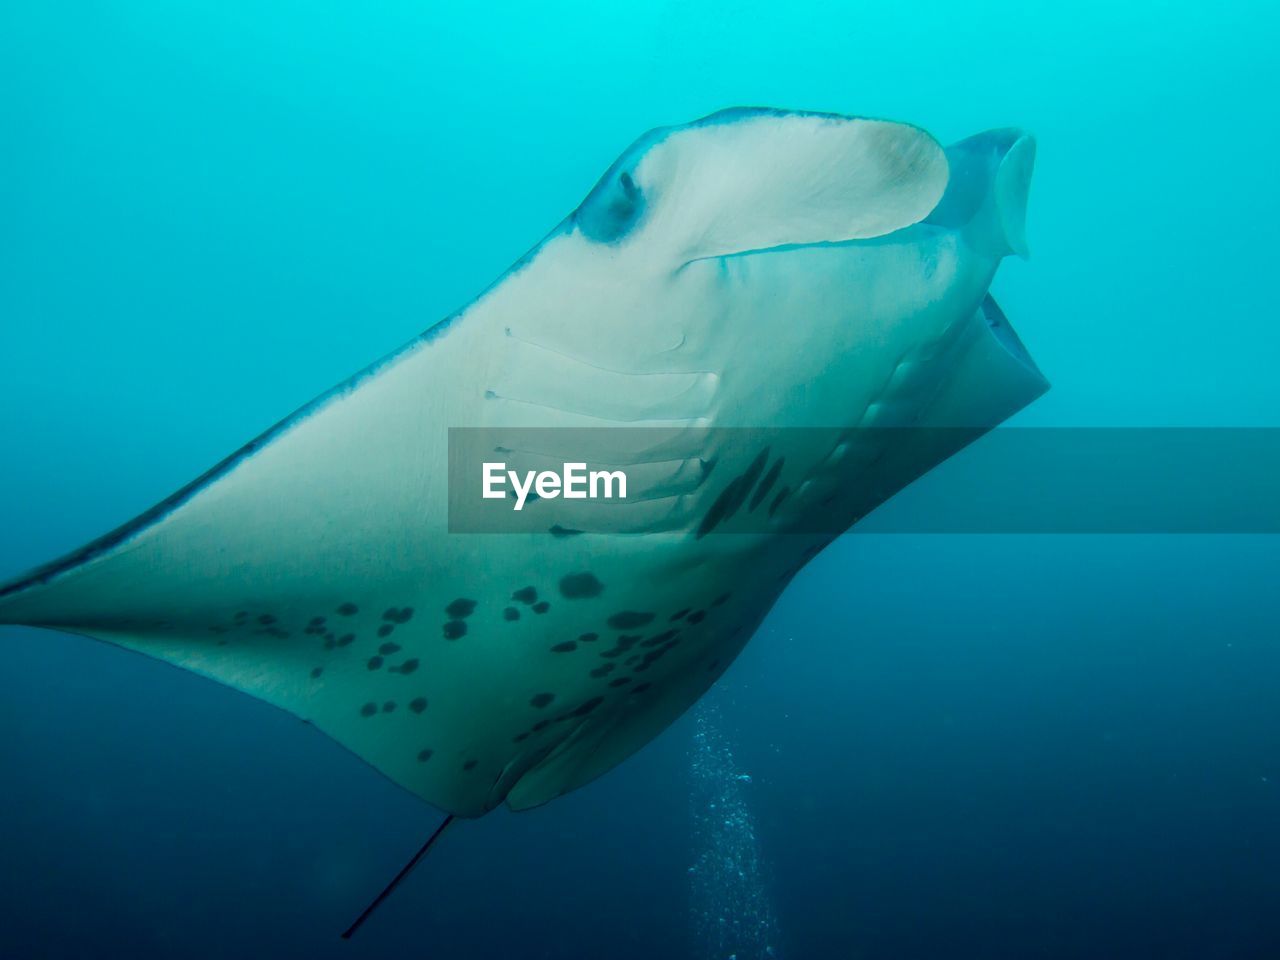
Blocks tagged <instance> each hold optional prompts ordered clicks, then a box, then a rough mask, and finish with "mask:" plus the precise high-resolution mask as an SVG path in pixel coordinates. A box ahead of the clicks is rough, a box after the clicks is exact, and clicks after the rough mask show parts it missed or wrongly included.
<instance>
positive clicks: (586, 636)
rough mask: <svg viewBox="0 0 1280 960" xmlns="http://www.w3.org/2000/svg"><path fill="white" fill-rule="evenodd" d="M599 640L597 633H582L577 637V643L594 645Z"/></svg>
mask: <svg viewBox="0 0 1280 960" xmlns="http://www.w3.org/2000/svg"><path fill="white" fill-rule="evenodd" d="M599 639H600V634H598V633H583V634H579V636H578V642H579V643H595V642H596V641H597V640H599Z"/></svg>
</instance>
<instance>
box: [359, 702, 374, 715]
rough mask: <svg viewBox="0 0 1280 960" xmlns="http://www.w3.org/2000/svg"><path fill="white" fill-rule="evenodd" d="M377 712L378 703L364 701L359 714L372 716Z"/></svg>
mask: <svg viewBox="0 0 1280 960" xmlns="http://www.w3.org/2000/svg"><path fill="white" fill-rule="evenodd" d="M377 712H378V705H377V704H376V703H366V704H365V705H364V706H363V707H361V708H360V716H362V717H372V716H373V715H374V714H375V713H377Z"/></svg>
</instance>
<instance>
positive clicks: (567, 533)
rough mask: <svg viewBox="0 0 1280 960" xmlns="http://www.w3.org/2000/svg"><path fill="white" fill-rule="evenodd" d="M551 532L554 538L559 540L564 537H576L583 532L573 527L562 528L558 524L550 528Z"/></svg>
mask: <svg viewBox="0 0 1280 960" xmlns="http://www.w3.org/2000/svg"><path fill="white" fill-rule="evenodd" d="M550 532H551V535H552V536H553V537H555V538H556V539H557V540H559V539H561V538H563V537H576V536H577V535H578V534H580V533H581V532H582V531H581V530H575V529H573V527H562V526H560V524H558V523H557V524H556V525H555V526H553V527H551V528H550Z"/></svg>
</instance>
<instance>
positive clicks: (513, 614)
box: [502, 607, 520, 620]
mask: <svg viewBox="0 0 1280 960" xmlns="http://www.w3.org/2000/svg"><path fill="white" fill-rule="evenodd" d="M502 619H503V620H519V619H520V611H519V610H517V609H516V608H515V607H507V608H506V609H505V610H503V611H502Z"/></svg>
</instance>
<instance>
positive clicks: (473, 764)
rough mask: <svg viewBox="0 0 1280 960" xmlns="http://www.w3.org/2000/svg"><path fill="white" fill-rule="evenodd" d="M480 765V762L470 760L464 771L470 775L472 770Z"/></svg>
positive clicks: (465, 764)
mask: <svg viewBox="0 0 1280 960" xmlns="http://www.w3.org/2000/svg"><path fill="white" fill-rule="evenodd" d="M479 763H480V761H479V760H468V761H467V762H466V763H464V764H463V765H462V769H463V770H466V771H467V772H468V773H470V772H471V771H472V770H474V769H475V768H476V765H477V764H479Z"/></svg>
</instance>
